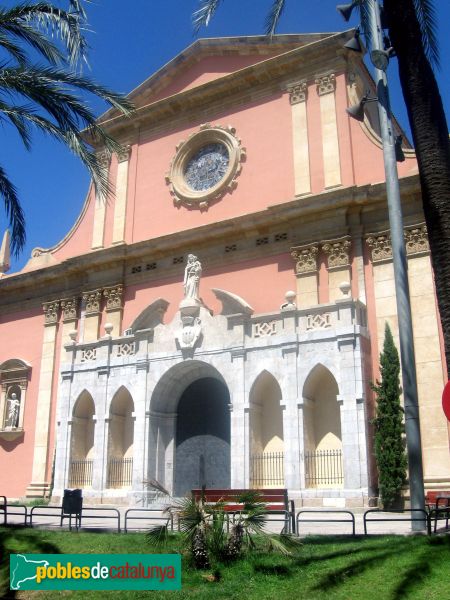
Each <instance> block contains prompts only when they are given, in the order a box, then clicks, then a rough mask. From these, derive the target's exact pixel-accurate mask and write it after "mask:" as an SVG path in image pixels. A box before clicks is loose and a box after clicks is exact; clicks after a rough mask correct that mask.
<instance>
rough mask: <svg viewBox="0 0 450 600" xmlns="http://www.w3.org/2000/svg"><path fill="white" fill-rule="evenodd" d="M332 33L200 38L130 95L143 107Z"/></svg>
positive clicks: (111, 112)
mask: <svg viewBox="0 0 450 600" xmlns="http://www.w3.org/2000/svg"><path fill="white" fill-rule="evenodd" d="M330 35H333V34H331V33H320V34H317V33H311V34H301V35H300V34H289V35H275V36H273V37H272V38H268V37H266V36H246V37H238V38H234V37H233V38H231V37H230V38H209V39H208V38H205V39H199V40H196V41H195V42H194V43H193V44H191V45H190V46H188V47H187V48H186V49H185V50H183V51H182V52H180V54H177V55H176V56H175V57H174V58H173V59H172V60H171V61H169V62H168V63H167V64H165V65H164V66H163V67H161V68H160V69H159V70H158V71H156V73H154V74H153V75H152V76H151V77H149V78H148V79H146V80H145V81H144V82H143V83H142V84H141V85H139V86H138V87H137V88H135V89H134V90H133V91H131V92H130V94H129V95H128V97H129V98H130V99H131V100H132V101H133V103H134V105H135V106H136V108H140V107H143V106H146V105H147V104H150V103H152V102H156V101H157V100H161V99H162V98H166V97H170V96H173V95H175V94H177V93H179V92H182V91H185V90H188V89H191V88H194V87H198V86H201V85H202V84H204V83H207V82H210V81H212V80H214V79H218V78H220V77H224V76H226V75H229V74H230V73H233V72H236V71H239V70H241V69H244V68H246V67H249V66H251V65H254V64H257V63H259V62H262V61H264V60H267V59H269V58H272V57H275V56H278V55H280V54H284V53H285V52H289V51H290V50H294V49H296V48H300V47H301V46H305V45H307V44H310V43H313V42H317V41H320V40H322V39H324V38H326V37H329V36H330ZM115 114H116V111H115V110H114V109H111V110H110V111H108V112H107V113H105V114H104V115H102V116H101V117H100V120H104V119H107V118H111V117H112V116H114V115H115Z"/></svg>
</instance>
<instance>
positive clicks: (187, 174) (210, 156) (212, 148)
mask: <svg viewBox="0 0 450 600" xmlns="http://www.w3.org/2000/svg"><path fill="white" fill-rule="evenodd" d="M229 164H230V156H229V154H228V149H227V148H226V146H225V145H224V144H220V143H215V144H208V145H207V146H203V147H202V148H200V150H198V151H197V152H196V153H195V154H194V155H193V156H192V157H191V158H190V159H189V160H188V162H187V165H186V168H185V171H184V178H185V181H186V183H187V185H188V186H189V187H190V188H191V189H192V190H194V191H196V192H200V191H203V190H209V189H210V188H212V187H214V186H215V185H217V184H218V183H219V181H221V179H223V178H224V176H225V174H226V172H227V170H228V166H229Z"/></svg>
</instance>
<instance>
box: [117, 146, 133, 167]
mask: <svg viewBox="0 0 450 600" xmlns="http://www.w3.org/2000/svg"><path fill="white" fill-rule="evenodd" d="M130 154H131V146H130V145H129V144H127V145H126V146H122V148H121V150H119V152H117V162H120V163H121V162H125V161H126V160H128V159H129V158H130Z"/></svg>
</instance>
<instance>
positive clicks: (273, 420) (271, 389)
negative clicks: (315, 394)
mask: <svg viewBox="0 0 450 600" xmlns="http://www.w3.org/2000/svg"><path fill="white" fill-rule="evenodd" d="M280 402H281V389H280V386H279V385H278V382H277V380H276V379H275V378H274V377H273V375H271V374H270V373H268V372H267V371H263V372H262V373H261V374H260V375H259V376H258V378H257V379H256V381H255V383H254V384H253V386H252V389H251V392H250V487H252V488H271V487H272V488H277V487H283V486H284V436H283V411H282V408H281V404H280Z"/></svg>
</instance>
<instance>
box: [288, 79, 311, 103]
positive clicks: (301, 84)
mask: <svg viewBox="0 0 450 600" xmlns="http://www.w3.org/2000/svg"><path fill="white" fill-rule="evenodd" d="M287 91H288V92H289V102H290V103H291V104H299V103H300V102H305V101H306V98H307V96H308V86H307V84H306V79H303V80H302V81H298V82H297V83H291V84H289V85H288V87H287Z"/></svg>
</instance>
